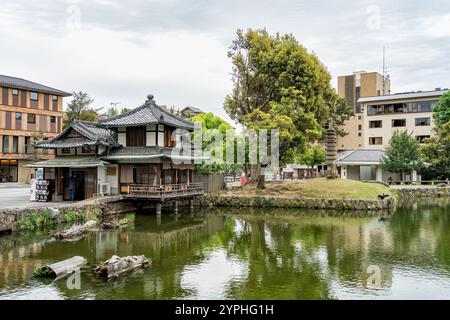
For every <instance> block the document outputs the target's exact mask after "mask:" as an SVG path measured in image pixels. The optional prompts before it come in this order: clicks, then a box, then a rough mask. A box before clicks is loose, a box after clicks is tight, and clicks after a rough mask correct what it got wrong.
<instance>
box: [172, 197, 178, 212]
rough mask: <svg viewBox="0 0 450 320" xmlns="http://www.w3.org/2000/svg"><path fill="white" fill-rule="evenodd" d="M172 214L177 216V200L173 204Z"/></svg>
mask: <svg viewBox="0 0 450 320" xmlns="http://www.w3.org/2000/svg"><path fill="white" fill-rule="evenodd" d="M173 212H174V213H175V214H178V201H177V200H175V201H174V203H173Z"/></svg>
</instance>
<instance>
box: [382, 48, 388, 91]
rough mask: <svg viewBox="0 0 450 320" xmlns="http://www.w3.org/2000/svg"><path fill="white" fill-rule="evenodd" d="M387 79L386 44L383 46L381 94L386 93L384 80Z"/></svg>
mask: <svg viewBox="0 0 450 320" xmlns="http://www.w3.org/2000/svg"><path fill="white" fill-rule="evenodd" d="M387 79H389V74H388V68H387V66H386V46H383V95H385V94H386V80H387Z"/></svg>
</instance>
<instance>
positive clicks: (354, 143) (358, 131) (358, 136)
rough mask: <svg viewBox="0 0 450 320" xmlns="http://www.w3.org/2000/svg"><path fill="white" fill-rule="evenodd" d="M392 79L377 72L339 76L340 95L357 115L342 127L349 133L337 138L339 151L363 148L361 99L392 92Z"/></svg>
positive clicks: (360, 72) (361, 72)
mask: <svg viewBox="0 0 450 320" xmlns="http://www.w3.org/2000/svg"><path fill="white" fill-rule="evenodd" d="M390 90H391V81H390V80H389V79H388V78H385V77H383V75H381V74H379V73H377V72H366V71H357V72H354V73H353V74H351V75H346V76H340V77H338V95H339V96H340V97H343V98H345V99H346V100H347V103H348V104H349V105H350V106H351V107H352V108H353V110H354V112H355V116H354V117H352V118H351V119H349V120H348V121H346V123H345V124H344V125H343V127H342V129H343V130H344V131H345V132H347V133H348V134H347V135H346V136H344V137H338V138H337V148H338V150H339V151H342V150H350V149H357V148H362V147H363V145H364V142H363V132H362V131H363V114H362V106H361V104H360V102H359V99H360V98H362V97H372V96H381V95H386V94H390Z"/></svg>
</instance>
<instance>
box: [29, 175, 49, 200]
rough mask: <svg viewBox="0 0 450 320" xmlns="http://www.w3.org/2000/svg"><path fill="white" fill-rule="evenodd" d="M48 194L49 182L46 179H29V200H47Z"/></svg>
mask: <svg viewBox="0 0 450 320" xmlns="http://www.w3.org/2000/svg"><path fill="white" fill-rule="evenodd" d="M48 195H49V182H48V181H47V180H41V179H33V180H31V197H30V201H37V202H47V201H48Z"/></svg>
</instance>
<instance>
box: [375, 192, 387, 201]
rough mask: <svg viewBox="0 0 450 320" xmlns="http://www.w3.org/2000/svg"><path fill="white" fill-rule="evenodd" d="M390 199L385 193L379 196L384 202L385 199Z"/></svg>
mask: <svg viewBox="0 0 450 320" xmlns="http://www.w3.org/2000/svg"><path fill="white" fill-rule="evenodd" d="M388 197H389V195H388V194H385V193H383V194H379V195H378V196H377V198H378V200H384V199H386V198H388Z"/></svg>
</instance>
